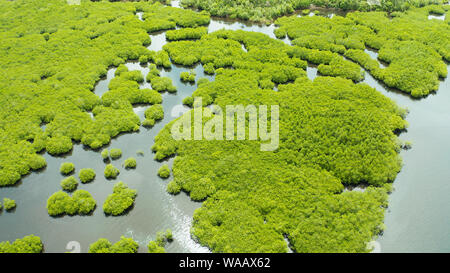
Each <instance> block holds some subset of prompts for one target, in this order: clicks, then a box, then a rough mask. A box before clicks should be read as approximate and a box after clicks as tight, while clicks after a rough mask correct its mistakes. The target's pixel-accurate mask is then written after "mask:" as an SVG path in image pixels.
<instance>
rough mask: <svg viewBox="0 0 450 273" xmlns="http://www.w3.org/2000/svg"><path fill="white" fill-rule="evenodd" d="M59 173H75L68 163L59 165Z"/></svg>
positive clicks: (73, 167)
mask: <svg viewBox="0 0 450 273" xmlns="http://www.w3.org/2000/svg"><path fill="white" fill-rule="evenodd" d="M59 171H60V172H61V174H63V175H68V174H71V173H72V172H73V171H75V165H74V164H73V163H70V162H64V163H62V164H61V167H60V168H59Z"/></svg>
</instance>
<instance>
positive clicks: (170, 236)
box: [165, 229, 173, 242]
mask: <svg viewBox="0 0 450 273" xmlns="http://www.w3.org/2000/svg"><path fill="white" fill-rule="evenodd" d="M165 236H166V240H167V241H168V242H172V241H173V234H172V230H171V229H167V230H166V234H165Z"/></svg>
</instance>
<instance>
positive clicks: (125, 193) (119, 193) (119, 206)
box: [103, 181, 137, 216]
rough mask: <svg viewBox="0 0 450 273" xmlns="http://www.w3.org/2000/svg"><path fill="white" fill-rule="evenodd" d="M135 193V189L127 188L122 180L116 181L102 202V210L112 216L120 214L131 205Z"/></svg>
mask: <svg viewBox="0 0 450 273" xmlns="http://www.w3.org/2000/svg"><path fill="white" fill-rule="evenodd" d="M136 195H137V191H136V190H132V189H129V188H128V186H127V185H126V184H125V183H123V182H122V181H121V182H118V183H117V184H115V185H114V189H113V193H112V194H110V195H109V196H108V198H107V199H106V201H105V203H104V204H103V211H104V212H105V213H106V214H111V215H114V216H117V215H121V214H123V213H124V212H125V211H126V210H127V209H129V208H130V207H131V206H133V204H134V199H135V198H136Z"/></svg>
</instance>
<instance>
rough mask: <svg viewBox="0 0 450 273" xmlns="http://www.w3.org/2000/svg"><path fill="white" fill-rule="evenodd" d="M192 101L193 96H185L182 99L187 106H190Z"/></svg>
mask: <svg viewBox="0 0 450 273" xmlns="http://www.w3.org/2000/svg"><path fill="white" fill-rule="evenodd" d="M193 103H194V98H192V97H191V96H189V97H186V98H184V99H183V104H184V105H187V106H192V104H193Z"/></svg>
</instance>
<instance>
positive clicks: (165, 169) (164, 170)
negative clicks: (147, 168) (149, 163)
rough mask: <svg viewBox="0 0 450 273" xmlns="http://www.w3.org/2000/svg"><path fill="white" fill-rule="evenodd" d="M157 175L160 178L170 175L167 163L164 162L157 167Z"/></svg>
mask: <svg viewBox="0 0 450 273" xmlns="http://www.w3.org/2000/svg"><path fill="white" fill-rule="evenodd" d="M158 175H159V177H161V178H168V177H169V176H170V168H169V166H168V165H167V164H164V165H163V166H161V168H159V170H158Z"/></svg>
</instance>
